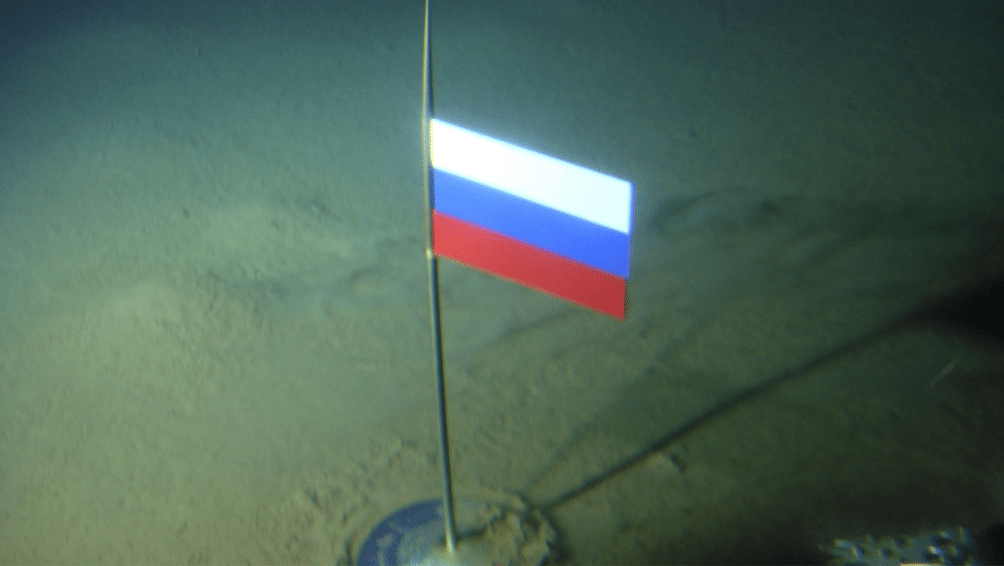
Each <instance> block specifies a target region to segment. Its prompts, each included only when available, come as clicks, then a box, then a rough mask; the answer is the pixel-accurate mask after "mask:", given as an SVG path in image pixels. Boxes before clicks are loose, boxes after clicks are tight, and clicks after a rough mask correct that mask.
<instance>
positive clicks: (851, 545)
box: [819, 523, 1004, 566]
mask: <svg viewBox="0 0 1004 566" xmlns="http://www.w3.org/2000/svg"><path fill="white" fill-rule="evenodd" d="M819 548H820V550H822V551H823V552H825V553H826V554H827V555H828V556H829V557H830V562H829V563H830V564H839V565H845V566H886V565H889V566H893V565H898V564H905V563H914V564H944V565H945V566H997V565H1004V523H994V524H992V525H990V526H989V527H987V528H985V529H983V531H981V532H980V534H979V535H978V536H973V534H972V533H971V532H970V531H969V530H968V529H965V528H963V527H958V528H955V529H939V530H935V531H926V532H921V533H918V534H916V535H912V536H901V537H883V538H881V539H876V538H875V537H873V536H867V537H864V538H862V539H859V540H843V539H838V540H835V541H833V544H831V545H829V546H824V545H820V547H819Z"/></svg>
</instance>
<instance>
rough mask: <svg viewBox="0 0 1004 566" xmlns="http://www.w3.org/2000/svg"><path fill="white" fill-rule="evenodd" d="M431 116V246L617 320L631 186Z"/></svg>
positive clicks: (622, 304) (622, 311) (621, 312)
mask: <svg viewBox="0 0 1004 566" xmlns="http://www.w3.org/2000/svg"><path fill="white" fill-rule="evenodd" d="M430 122H431V123H430V128H431V138H432V141H431V149H432V156H431V157H432V200H433V211H432V247H433V253H434V254H436V255H437V256H442V257H447V258H450V259H453V260H456V261H459V262H461V263H464V264H467V265H470V266H473V267H476V268H478V269H481V270H484V271H487V272H489V273H493V274H495V275H498V276H500V277H503V278H506V279H510V280H512V281H515V282H517V283H520V284H523V285H526V286H528V287H531V288H533V289H537V290H539V291H543V292H545V293H548V294H551V295H555V296H558V297H561V298H563V299H566V300H569V301H571V302H573V303H577V304H580V305H583V306H585V307H589V308H592V309H595V310H598V311H600V312H603V313H606V314H609V315H610V316H613V317H616V318H619V319H624V318H625V315H626V292H627V279H628V267H629V264H630V254H631V183H629V182H627V181H624V180H621V179H617V178H614V177H611V176H609V175H604V174H602V173H598V172H596V171H592V170H590V169H586V168H584V167H580V166H578V165H574V164H572V163H568V162H565V161H562V160H560V159H556V158H554V157H549V156H546V155H543V154H540V153H536V152H534V151H530V150H528V149H525V148H521V147H518V146H515V145H512V144H509V143H505V142H502V141H499V140H496V139H493V138H490V137H488V136H485V135H482V134H479V133H476V132H472V131H470V130H466V129H464V128H460V127H457V126H454V125H452V124H448V123H446V122H443V121H441V120H436V119H432V120H431V121H430Z"/></svg>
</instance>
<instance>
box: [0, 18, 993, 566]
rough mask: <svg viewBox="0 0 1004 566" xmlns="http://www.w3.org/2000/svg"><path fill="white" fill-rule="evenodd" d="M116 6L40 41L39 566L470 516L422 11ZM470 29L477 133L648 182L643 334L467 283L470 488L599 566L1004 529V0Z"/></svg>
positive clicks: (638, 298)
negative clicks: (438, 318) (444, 415)
mask: <svg viewBox="0 0 1004 566" xmlns="http://www.w3.org/2000/svg"><path fill="white" fill-rule="evenodd" d="M82 6H84V5H80V6H78V5H67V6H64V5H61V4H58V3H54V2H39V3H37V4H24V5H23V6H21V7H18V8H14V9H12V13H11V14H9V15H7V16H4V18H7V19H6V20H5V21H3V25H4V33H2V34H0V36H2V37H3V39H2V48H3V51H2V58H0V89H2V91H3V95H4V96H3V97H0V120H2V124H0V215H2V227H3V232H2V234H0V261H2V264H0V265H2V266H3V268H2V270H0V297H3V299H2V301H0V320H2V322H3V324H2V325H0V563H4V564H43V563H45V564H51V563H62V564H85V563H86V564H97V563H131V564H167V563H170V564H181V563H187V564H217V563H228V564H233V563H251V564H260V563H313V564H347V563H349V562H350V561H351V560H352V559H353V558H354V556H353V553H354V552H355V551H357V549H358V544H359V540H360V538H361V537H364V536H365V534H366V529H367V528H368V527H369V526H371V525H372V524H374V521H375V520H377V519H379V518H380V517H381V516H383V515H384V514H386V513H388V512H390V511H392V510H393V509H395V508H397V507H400V506H403V505H407V504H410V503H413V502H415V501H419V500H422V499H425V498H429V497H434V496H436V494H437V493H438V489H439V487H440V485H439V481H440V480H439V463H438V453H437V450H438V444H437V439H436V437H435V433H436V430H437V429H436V424H435V422H436V421H435V397H434V395H435V389H434V383H433V376H432V359H431V353H430V352H431V350H430V348H431V343H430V338H429V330H428V326H429V325H428V298H427V291H426V286H425V285H426V279H425V277H426V276H425V260H424V251H423V250H424V235H423V234H424V232H423V230H424V220H423V209H422V191H421V167H420V165H421V163H420V159H421V157H420V156H421V151H420V95H421V91H420V83H419V80H420V78H421V60H420V55H421V22H422V19H421V18H422V14H421V6H420V5H419V3H418V2H392V1H389V0H388V1H380V2H359V3H358V4H352V3H341V4H338V5H337V7H335V8H332V7H331V6H328V5H327V3H323V2H317V3H312V2H308V1H304V2H297V3H292V4H290V3H278V2H276V3H271V2H268V1H264V2H255V3H246V4H233V5H231V4H218V5H216V4H214V5H213V6H212V7H207V6H204V5H201V4H199V3H192V4H185V3H181V4H177V3H175V4H171V5H170V6H168V5H167V4H163V5H161V4H158V3H156V2H150V3H147V4H144V5H137V4H135V3H131V4H121V5H119V4H115V3H113V2H107V3H94V4H92V5H86V6H85V7H82ZM449 8H450V9H449V10H447V7H446V5H445V4H444V5H442V6H438V5H437V4H436V3H434V4H433V24H434V40H435V57H436V59H435V72H436V75H435V86H436V93H435V94H436V114H437V116H441V117H443V118H444V119H447V120H449V121H452V122H455V123H458V124H463V125H465V126H467V127H470V128H472V129H476V130H479V131H483V132H486V133H490V134H491V135H495V136H497V137H500V138H502V139H506V140H509V141H513V142H515V143H519V144H521V145H525V146H527V147H531V148H533V149H537V150H540V151H544V152H546V153H549V154H551V155H555V156H558V157H561V158H563V159H567V160H569V161H574V162H576V163H581V164H583V165H585V166H588V167H591V168H595V169H598V170H601V171H603V172H605V173H609V174H612V175H616V176H618V177H621V178H625V179H629V180H631V181H632V182H633V183H634V190H635V203H634V219H633V238H632V242H633V247H632V265H631V279H630V283H629V307H628V317H627V321H626V322H623V323H621V322H618V321H614V320H611V319H608V318H606V317H603V316H600V315H596V314H594V313H591V312H587V311H584V310H581V309H579V308H577V307H573V306H570V305H567V304H565V303H563V302H561V301H559V300H556V299H554V298H551V297H547V296H543V295H540V294H537V293H535V292H533V291H529V290H526V289H523V288H521V287H518V286H515V285H512V284H510V283H508V282H505V281H499V280H496V279H494V278H492V277H490V276H488V275H484V274H481V273H477V272H474V271H472V270H470V269H467V268H465V267H462V266H457V265H453V264H450V263H445V264H444V265H443V266H442V278H443V280H442V289H441V293H442V300H443V307H444V321H443V322H444V329H445V347H446V367H447V373H448V378H449V394H450V410H451V423H450V424H451V430H452V442H453V449H454V459H455V462H454V464H455V470H454V474H455V477H456V480H457V489H458V490H459V491H461V492H464V493H481V492H483V491H484V490H495V491H500V492H505V493H514V494H518V495H519V496H521V497H522V498H523V499H524V500H526V501H527V502H528V503H529V504H531V505H532V506H533V507H534V508H536V509H539V510H540V511H541V512H542V513H543V514H544V516H546V517H547V518H548V520H549V521H550V522H551V523H552V524H553V525H554V526H555V528H556V530H557V533H558V541H559V542H558V544H557V546H556V547H555V548H554V549H553V551H552V559H553V560H554V562H556V563H561V564H652V563H744V564H749V563H793V562H801V563H805V562H814V561H819V560H822V556H821V555H819V554H818V552H817V548H816V547H817V545H818V544H821V543H826V542H828V541H829V540H831V539H832V538H834V537H841V538H851V537H860V536H863V535H865V534H868V533H871V534H875V535H883V534H889V535H893V534H909V533H912V532H916V531H917V530H920V529H925V528H931V527H933V526H939V525H953V526H954V525H964V526H968V527H970V528H973V529H979V528H981V527H982V526H984V525H986V524H988V523H990V522H993V521H995V520H996V521H1000V520H1001V519H1002V516H1004V473H1002V472H1001V470H1004V451H1002V448H1001V447H1002V446H1004V442H1002V440H1001V439H1002V436H1004V434H1002V431H1004V428H1002V427H1004V411H1002V409H1001V404H1000V403H999V399H1000V398H1002V395H1004V348H1002V328H1001V324H1000V322H999V317H997V318H995V317H993V316H988V315H987V313H992V312H994V311H993V309H994V308H998V309H999V307H1000V304H1001V299H1000V296H1001V288H1002V283H1001V282H1002V281H1004V277H1002V274H1004V269H1002V268H1004V265H1002V260H1004V225H1002V222H1001V218H1004V216H1002V213H1004V205H1002V202H1004V199H1002V193H1001V188H1000V187H1002V186H1004V183H1002V182H1001V181H1002V173H1004V171H1002V169H1001V165H1000V154H1001V149H1002V147H1004V143H1002V142H1004V139H1002V138H1004V133H1002V132H1004V104H1002V102H1001V99H1000V96H999V93H1000V92H1002V90H1001V88H1002V86H1004V85H1002V84H1001V81H1002V80H1004V79H1002V74H1001V72H1000V61H1001V60H1002V58H1001V56H1002V51H1004V48H1002V46H1001V44H1000V42H999V39H997V35H996V34H997V28H996V27H994V26H995V24H994V22H997V24H998V25H999V22H1000V21H1001V15H1002V14H1001V12H1000V8H999V6H997V5H996V4H995V3H993V2H966V3H938V2H932V3H929V4H925V5H923V6H922V7H917V8H916V9H914V10H911V11H910V12H909V13H898V10H900V9H901V8H898V7H896V6H891V5H890V6H864V7H862V6H859V5H856V4H852V3H846V4H845V3H819V4H814V3H796V2H778V3H766V2H750V3H744V2H731V1H722V2H715V3H711V2H694V3H665V2H655V1H653V2H641V1H639V2H631V3H618V2H603V1H599V0H592V1H589V0H561V1H557V2H548V3H539V2H525V3H524V2H511V3H502V4H499V5H492V6H487V5H485V4H483V3H477V2H471V3H469V4H466V5H465V4H464V3H452V4H451V5H450V7H449ZM902 9H903V10H906V9H905V8H902Z"/></svg>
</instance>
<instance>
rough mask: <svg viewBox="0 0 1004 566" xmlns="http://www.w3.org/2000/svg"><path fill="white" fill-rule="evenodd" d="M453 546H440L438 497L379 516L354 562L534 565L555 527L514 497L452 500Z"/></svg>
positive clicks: (361, 565) (546, 551)
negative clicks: (452, 550) (450, 549)
mask: <svg viewBox="0 0 1004 566" xmlns="http://www.w3.org/2000/svg"><path fill="white" fill-rule="evenodd" d="M454 507H455V509H454V511H455V516H456V523H457V550H456V552H455V553H454V554H447V553H446V552H445V549H444V542H443V541H444V540H445V538H446V536H445V534H444V532H445V531H444V529H445V527H444V523H443V501H442V500H441V499H430V500H426V501H421V502H419V503H414V504H412V505H408V506H407V507H402V508H400V509H398V510H397V511H394V512H393V513H391V514H390V515H388V516H387V517H386V518H384V519H383V520H381V521H380V522H379V523H377V525H376V526H375V527H374V528H373V529H372V530H370V532H369V535H368V536H367V537H366V540H365V541H364V542H363V544H362V546H361V547H360V548H359V549H358V552H356V553H354V554H356V560H355V562H356V565H357V566H447V565H449V566H460V565H465V564H471V565H474V564H485V563H491V564H509V565H512V566H524V565H525V566H537V565H539V564H541V563H543V561H544V560H545V559H547V557H548V556H549V555H550V548H551V545H553V544H554V540H555V532H554V529H553V528H551V526H550V524H549V523H548V522H547V521H546V520H545V519H544V518H543V516H542V515H541V514H540V513H539V512H536V511H530V510H528V509H527V508H526V506H525V505H524V504H523V503H522V502H521V501H520V500H519V499H518V498H511V500H509V501H507V502H506V503H501V504H500V503H483V502H478V503H475V502H471V501H466V500H459V499H458V500H457V501H456V502H455V505H454Z"/></svg>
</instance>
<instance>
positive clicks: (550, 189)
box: [431, 119, 631, 234]
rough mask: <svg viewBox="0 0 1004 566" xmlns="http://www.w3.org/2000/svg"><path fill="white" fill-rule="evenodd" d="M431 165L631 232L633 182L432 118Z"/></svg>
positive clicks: (583, 217)
mask: <svg viewBox="0 0 1004 566" xmlns="http://www.w3.org/2000/svg"><path fill="white" fill-rule="evenodd" d="M431 122H432V124H431V130H432V166H433V167H434V168H436V169H439V170H441V171H445V172H447V173H452V174H454V175H457V176H459V177H464V178H466V179H470V180H472V181H475V182H477V183H481V184H483V185H487V186H489V187H492V188H495V189H497V190H500V191H503V192H506V193H509V194H511V195H513V196H517V197H520V198H523V199H526V200H529V201H532V202H535V203H538V204H542V205H544V206H547V207H550V208H553V209H555V210H559V211H561V212H564V213H566V214H571V215H573V216H577V217H579V218H582V219H583V220H587V221H589V222H592V223H594V224H599V225H601V226H606V227H607V228H611V229H613V230H617V231H620V232H623V233H625V234H630V233H631V183H628V182H627V181H624V180H621V179H618V178H616V177H611V176H609V175H604V174H602V173H598V172H596V171H593V170H591V169H586V168H585V167H580V166H578V165H575V164H572V163H568V162H567V161H562V160H560V159H557V158H554V157H549V156H547V155H544V154H542V153H537V152H534V151H530V150H528V149H524V148H522V147H518V146H515V145H512V144H509V143H505V142H502V141H499V140H496V139H492V138H490V137H488V136H484V135H481V134H478V133H476V132H472V131H470V130H465V129H464V128H460V127H457V126H454V125H452V124H448V123H446V122H443V121H441V120H436V119H433V120H432V121H431Z"/></svg>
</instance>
